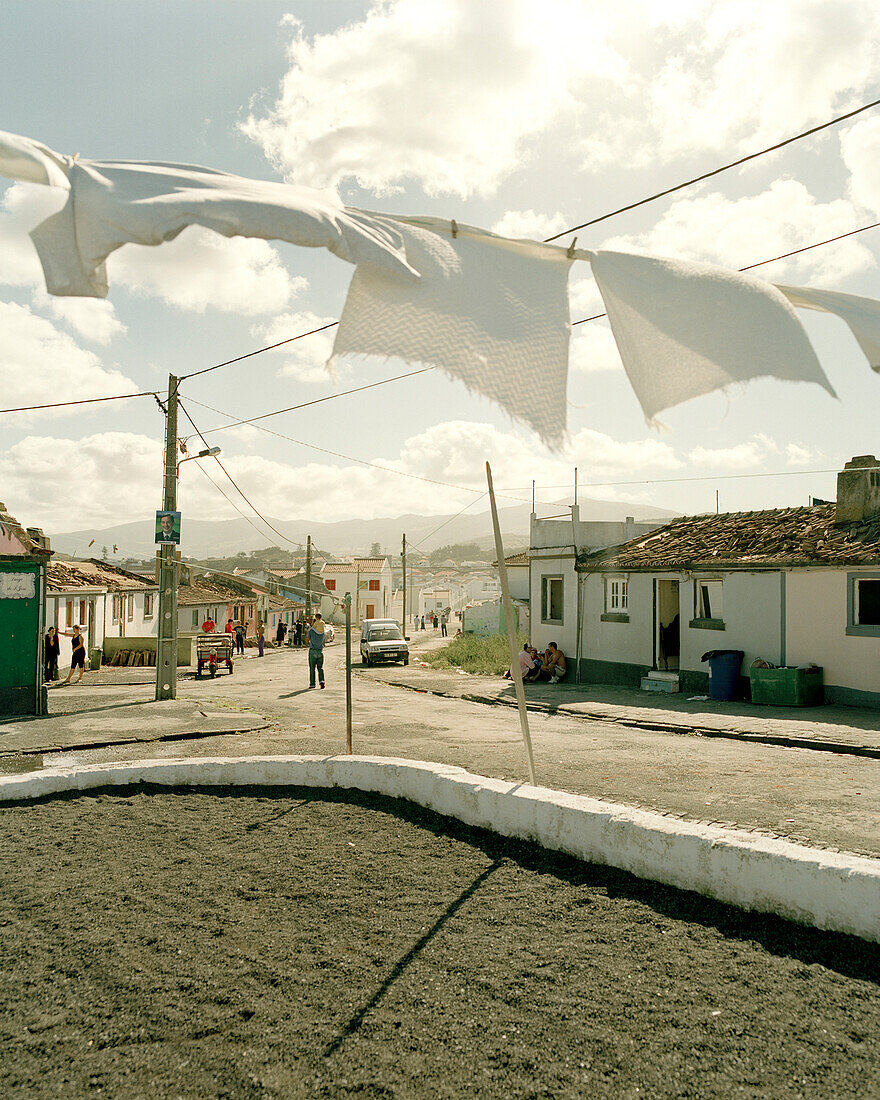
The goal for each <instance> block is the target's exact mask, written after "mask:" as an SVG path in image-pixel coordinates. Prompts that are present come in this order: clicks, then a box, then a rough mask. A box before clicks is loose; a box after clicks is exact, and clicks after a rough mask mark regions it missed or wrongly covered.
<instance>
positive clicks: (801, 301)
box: [778, 284, 880, 371]
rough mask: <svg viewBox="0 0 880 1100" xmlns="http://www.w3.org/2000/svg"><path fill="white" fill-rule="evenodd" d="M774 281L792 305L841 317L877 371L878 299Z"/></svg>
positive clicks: (879, 338)
mask: <svg viewBox="0 0 880 1100" xmlns="http://www.w3.org/2000/svg"><path fill="white" fill-rule="evenodd" d="M778 285H779V289H780V290H781V291H782V293H783V294H784V295H785V296H786V298H788V300H789V301H790V302H791V304H792V305H794V306H798V307H799V308H801V309H817V310H819V311H821V312H822V313H833V314H836V316H838V317H840V319H841V320H842V321H845V322H846V323H847V325H848V326H849V330H850V332H851V333H852V334H853V336H855V338H856V340H857V341H858V345H859V347H860V348H861V349H862V351H863V352H864V353H865V356H866V357H867V360H868V362H869V363H870V364H871V368H872V369H873V370H875V371H880V302H878V301H877V300H876V299H874V298H861V297H860V296H859V295H857V294H843V293H841V292H840V291H839V290H819V289H818V288H817V287H811V286H783V285H782V284H778Z"/></svg>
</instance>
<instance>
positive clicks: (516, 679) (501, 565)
mask: <svg viewBox="0 0 880 1100" xmlns="http://www.w3.org/2000/svg"><path fill="white" fill-rule="evenodd" d="M486 481H487V482H488V483H489V503H490V504H491V506H492V527H493V529H494V531H495V554H496V556H497V558H498V573H499V575H500V577H501V602H502V603H503V604H504V617H505V621H506V622H507V641H508V643H509V645H510V667H511V669H512V671H513V685H514V687H515V688H516V706H517V709H518V710H519V724H520V726H521V727H522V735H523V743H524V744H525V747H526V757H527V759H528V764H529V780H530V782H531V783H532V784H533V785H534V784H536V783H537V780H536V779H535V758H534V755H533V754H532V736H531V734H530V733H529V712H528V710H527V709H526V693H525V691H524V689H523V681H522V667H521V666H520V663H519V647H518V645H517V641H516V620H515V618H514V614H513V603H512V601H511V599H510V585H509V584H508V583H507V563H506V562H505V560H504V544H503V543H502V542H501V526H500V524H499V523H498V509H497V508H496V507H495V489H494V488H493V486H492V467H491V466H490V465H489V463H488V462H487V463H486Z"/></svg>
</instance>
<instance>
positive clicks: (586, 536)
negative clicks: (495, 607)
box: [521, 504, 657, 656]
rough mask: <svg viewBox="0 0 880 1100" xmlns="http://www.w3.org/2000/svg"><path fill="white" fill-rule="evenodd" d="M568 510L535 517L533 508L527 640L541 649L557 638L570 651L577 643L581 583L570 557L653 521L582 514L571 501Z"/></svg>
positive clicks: (631, 534)
mask: <svg viewBox="0 0 880 1100" xmlns="http://www.w3.org/2000/svg"><path fill="white" fill-rule="evenodd" d="M570 512H571V514H570V515H569V516H564V517H560V516H557V517H555V518H551V519H538V517H537V516H536V515H535V514H534V513H533V514H532V517H531V523H530V530H529V552H528V558H529V577H528V585H529V591H528V594H527V596H523V597H521V598H523V599H528V601H529V612H530V613H529V620H530V627H531V640H532V645H534V646H536V647H537V648H538V649H546V648H547V644H548V642H556V644H557V645H558V646H559V648H560V649H561V650H562V651H563V653H565V654H567V655H569V656H570V655H571V654H573V653H575V652H576V651H577V647H578V634H579V629H578V623H579V621H580V611H581V604H580V587H579V582H578V574H577V571H576V569H575V562H576V560H577V557H578V554H579V553H584V552H585V551H589V550H595V549H598V548H600V547H606V546H613V545H614V544H616V543H621V542H624V541H625V540H627V539H631V538H633V537H634V536H636V535H639V534H643V533H645V532H648V531H651V530H653V529H654V528H655V527H657V522H656V521H649V522H644V523H637V522H636V521H635V520H634V519H633V517H632V516H627V517H626V519H625V520H623V521H622V522H621V521H615V520H581V518H580V510H579V508H578V506H577V505H576V504H573V505H571V510H570Z"/></svg>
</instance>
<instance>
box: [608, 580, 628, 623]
mask: <svg viewBox="0 0 880 1100" xmlns="http://www.w3.org/2000/svg"><path fill="white" fill-rule="evenodd" d="M605 610H606V611H610V612H612V613H616V614H618V615H626V613H627V612H628V611H629V581H628V580H627V579H626V577H607V578H606V579H605Z"/></svg>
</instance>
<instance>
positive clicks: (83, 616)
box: [79, 600, 89, 626]
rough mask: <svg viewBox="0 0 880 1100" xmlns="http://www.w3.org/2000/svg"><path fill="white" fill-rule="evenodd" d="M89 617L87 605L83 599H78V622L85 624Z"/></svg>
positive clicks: (81, 624)
mask: <svg viewBox="0 0 880 1100" xmlns="http://www.w3.org/2000/svg"><path fill="white" fill-rule="evenodd" d="M88 617H89V610H88V605H87V603H86V601H85V600H80V601H79V622H80V626H85V625H86V622H87V620H88Z"/></svg>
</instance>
